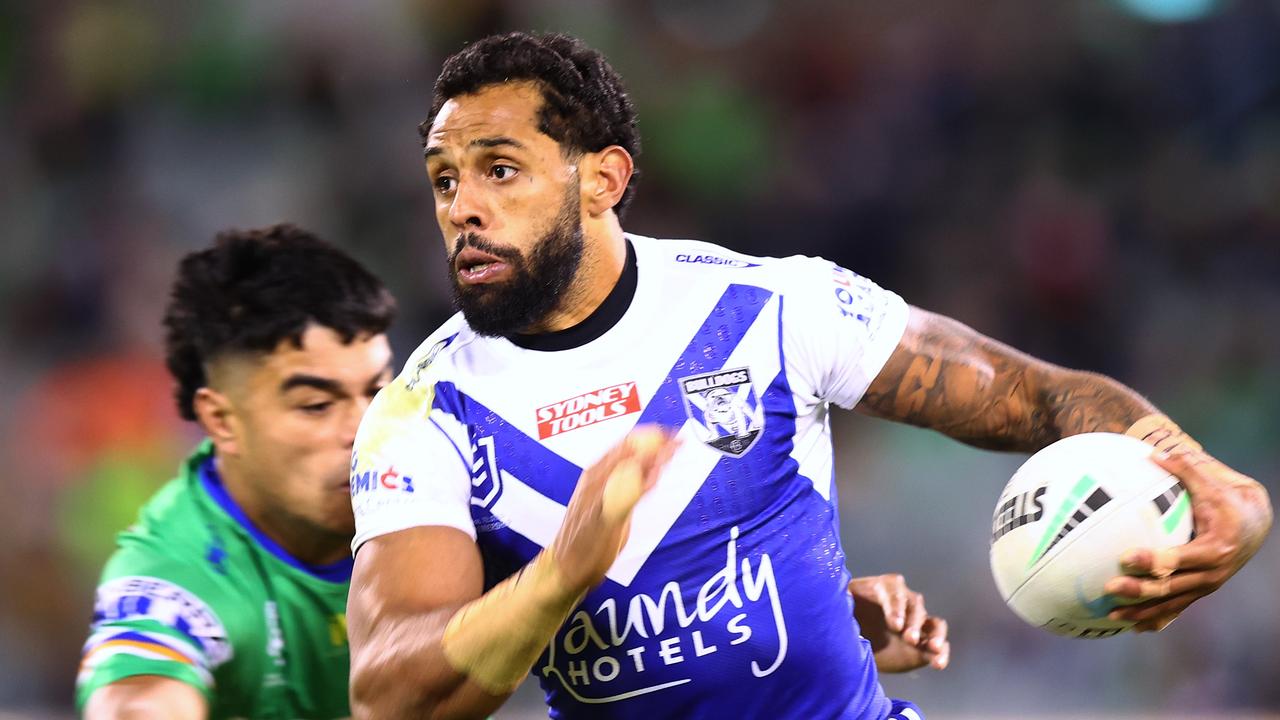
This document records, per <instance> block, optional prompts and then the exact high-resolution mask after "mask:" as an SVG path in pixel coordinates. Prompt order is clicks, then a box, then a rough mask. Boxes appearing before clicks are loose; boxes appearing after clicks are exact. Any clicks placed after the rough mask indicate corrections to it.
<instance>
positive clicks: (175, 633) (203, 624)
mask: <svg viewBox="0 0 1280 720" xmlns="http://www.w3.org/2000/svg"><path fill="white" fill-rule="evenodd" d="M125 553H126V554H132V555H136V554H137V553H136V552H133V553H131V552H129V551H125ZM114 560H115V559H113V561H114ZM157 569H158V568H157V567H154V566H153V567H150V568H148V570H150V571H151V572H155V571H156V570H157ZM175 569H177V568H175ZM232 655H233V651H232V643H231V639H230V638H229V637H228V633H227V630H226V626H225V625H224V624H223V622H222V620H221V619H220V618H219V617H218V615H217V613H215V612H214V610H213V607H212V606H211V605H210V604H209V603H208V602H207V601H206V599H204V598H202V597H200V596H198V595H196V594H195V593H193V592H191V591H190V590H188V589H187V588H186V587H184V586H183V585H180V584H178V583H177V582H175V581H173V580H170V579H166V578H164V577H157V576H154V575H126V576H121V577H115V578H112V579H109V580H105V581H104V582H103V583H102V584H101V585H99V586H98V590H97V594H96V598H95V601H94V619H93V625H92V627H91V629H90V634H89V639H88V641H87V642H85V644H84V649H83V651H82V653H81V660H80V668H79V672H78V673H77V676H76V703H77V705H78V706H80V707H81V708H83V707H84V705H85V703H87V702H88V700H89V697H90V696H91V695H92V694H93V693H94V691H96V690H97V689H98V688H100V687H102V686H104V685H108V684H110V683H113V682H117V681H119V680H122V679H124V678H128V677H133V676H137V675H160V676H164V677H170V678H174V679H176V680H180V681H182V682H185V683H187V684H189V685H192V686H194V687H195V688H196V689H198V690H200V691H201V692H202V693H204V695H205V697H206V698H208V699H210V700H211V699H212V693H213V689H214V671H215V670H216V669H217V668H218V667H220V666H221V665H223V664H224V663H226V662H228V661H229V660H231V658H232Z"/></svg>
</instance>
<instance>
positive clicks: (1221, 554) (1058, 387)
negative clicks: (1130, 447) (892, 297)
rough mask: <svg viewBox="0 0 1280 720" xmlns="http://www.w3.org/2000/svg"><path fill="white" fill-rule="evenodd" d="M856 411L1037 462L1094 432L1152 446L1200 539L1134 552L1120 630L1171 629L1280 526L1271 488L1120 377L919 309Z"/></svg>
mask: <svg viewBox="0 0 1280 720" xmlns="http://www.w3.org/2000/svg"><path fill="white" fill-rule="evenodd" d="M858 409H859V410H861V411H862V412H865V413H867V414H869V415H874V416H877V417H882V418H887V419H890V420H897V421H899V422H905V423H910V424H912V425H918V426H920V427H926V428H931V429H934V430H937V431H939V432H941V433H943V434H945V435H948V436H950V437H952V438H955V439H957V440H960V441H962V442H965V443H969V444H970V445H976V446H978V447H984V448H990V449H994V450H1019V451H1023V452H1033V451H1035V450H1038V449H1040V448H1042V447H1044V446H1046V445H1049V444H1050V443H1052V442H1054V441H1055V440H1059V439H1061V438H1064V437H1067V436H1070V435H1076V434H1079V433H1085V432H1115V433H1126V434H1129V435H1132V436H1134V437H1137V438H1139V439H1141V440H1143V441H1144V442H1147V443H1149V444H1150V445H1152V446H1153V447H1154V448H1156V449H1157V450H1159V451H1160V452H1161V453H1162V454H1167V455H1171V456H1172V457H1167V455H1163V456H1162V457H1159V458H1158V459H1157V461H1158V462H1160V463H1161V465H1163V466H1164V467H1165V468H1166V469H1167V470H1169V471H1170V472H1171V473H1173V474H1174V475H1175V476H1177V477H1178V479H1179V480H1181V481H1182V483H1183V484H1184V485H1185V486H1186V487H1187V491H1188V493H1189V495H1190V497H1191V507H1192V512H1193V513H1194V517H1195V523H1196V538H1195V539H1194V540H1192V541H1191V542H1190V543H1187V544H1186V545H1180V546H1178V547H1175V548H1170V549H1169V550H1163V551H1153V550H1150V549H1143V548H1134V549H1132V550H1131V551H1130V552H1129V553H1127V554H1126V557H1125V559H1124V568H1123V569H1124V571H1125V572H1127V573H1129V574H1130V575H1134V576H1145V577H1146V578H1148V579H1146V580H1143V579H1139V578H1137V577H1119V578H1116V579H1114V580H1112V581H1111V582H1110V583H1108V585H1107V589H1108V591H1109V592H1113V593H1115V594H1117V595H1121V596H1124V597H1128V598H1132V599H1140V600H1143V601H1145V602H1143V603H1142V604H1140V605H1132V606H1129V607H1126V608H1122V609H1120V610H1116V611H1115V615H1114V617H1115V618H1116V619H1129V620H1137V621H1139V625H1138V629H1140V630H1147V629H1156V630H1158V629H1161V628H1163V627H1164V626H1165V625H1167V624H1169V623H1170V622H1172V621H1173V618H1175V617H1177V615H1178V613H1180V612H1182V611H1183V610H1185V609H1186V608H1187V606H1189V605H1190V604H1191V603H1192V602H1194V601H1195V600H1197V599H1199V598H1201V597H1204V596H1205V595H1208V594H1209V593H1211V592H1213V591H1214V590H1216V589H1218V588H1219V587H1221V586H1222V584H1223V583H1225V582H1226V581H1227V579H1228V578H1230V577H1231V576H1232V575H1234V574H1235V573H1236V572H1237V571H1238V570H1239V569H1240V568H1241V567H1243V566H1244V564H1245V562H1247V561H1248V560H1249V558H1250V557H1252V556H1253V554H1254V553H1256V552H1257V551H1258V548H1259V547H1260V546H1261V545H1262V542H1263V540H1264V539H1265V538H1266V534H1267V532H1268V530H1269V529H1270V527H1271V522H1272V510H1271V503H1270V499H1269V497H1268V495H1267V491H1266V489H1265V488H1264V487H1263V486H1262V485H1261V484H1259V483H1258V482H1257V481H1256V480H1254V479H1253V478H1250V477H1247V476H1245V475H1242V474H1240V473H1238V472H1236V471H1234V470H1232V469H1231V468H1229V467H1227V466H1226V465H1224V464H1223V463H1221V462H1219V461H1218V460H1216V459H1214V458H1213V457H1211V456H1209V455H1207V454H1206V453H1204V452H1203V451H1202V450H1201V448H1200V445H1199V444H1198V443H1197V442H1196V441H1195V440H1193V439H1191V438H1190V437H1188V436H1187V435H1186V434H1185V433H1183V432H1182V430H1181V429H1179V428H1178V426H1177V425H1175V424H1174V423H1173V421H1172V420H1170V419H1169V418H1167V417H1165V416H1164V415H1161V414H1160V413H1159V411H1158V410H1156V408H1155V407H1154V406H1153V405H1151V403H1149V402H1147V401H1146V400H1145V399H1144V398H1143V397H1142V396H1140V395H1138V394H1137V393H1136V392H1134V391H1133V390H1131V389H1129V388H1127V387H1125V386H1124V385H1122V384H1120V383H1118V382H1116V381H1115V380H1112V379H1111V378H1108V377H1104V376H1102V375H1097V374H1094V373H1088V372H1081V371H1078V370H1068V369H1065V368H1061V367H1058V366H1056V365H1052V364H1050V363H1046V362H1044V361H1042V360H1037V359H1036V358H1033V357H1031V356H1029V355H1026V354H1025V353H1021V352H1019V351H1017V350H1014V349H1013V348H1011V347H1009V346H1007V345H1004V344H1002V343H999V342H996V341H995V340H992V339H991V338H988V337H985V336H983V335H980V334H979V333H977V332H975V331H974V330H972V329H971V328H969V327H967V326H965V325H963V324H962V323H959V322H956V321H955V320H952V319H950V318H946V317H943V316H941V315H936V314H934V313H930V312H927V311H924V310H920V309H919V308H914V307H913V308H911V315H910V320H909V321H908V323H907V329H906V332H905V333H904V335H903V337H902V340H901V341H900V343H899V345H898V347H897V349H896V350H895V351H894V352H893V354H892V355H891V356H890V358H889V361H888V362H887V363H886V364H885V366H884V368H883V370H881V372H880V374H879V375H878V376H877V377H876V379H875V381H874V382H873V383H872V384H871V386H870V388H868V390H867V392H866V394H865V395H864V396H863V398H862V401H861V402H860V403H859V404H858Z"/></svg>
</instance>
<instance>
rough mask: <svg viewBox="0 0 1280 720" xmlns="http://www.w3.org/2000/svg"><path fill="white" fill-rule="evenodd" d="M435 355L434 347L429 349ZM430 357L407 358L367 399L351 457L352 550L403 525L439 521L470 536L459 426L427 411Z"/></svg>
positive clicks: (467, 485)
mask: <svg viewBox="0 0 1280 720" xmlns="http://www.w3.org/2000/svg"><path fill="white" fill-rule="evenodd" d="M437 352H438V350H437ZM431 357H432V355H430V354H428V355H427V357H426V361H427V362H426V364H425V365H424V364H423V361H422V360H414V359H411V360H410V361H409V364H408V366H406V369H405V372H404V373H402V374H401V375H400V377H398V378H396V379H395V381H393V382H392V383H391V384H390V385H388V386H387V387H385V388H383V390H382V391H381V392H379V393H378V396H377V397H376V398H374V401H373V403H372V404H371V405H370V406H369V410H368V411H367V412H366V413H365V416H364V419H363V420H362V421H361V423H360V429H359V431H358V432H357V434H356V442H355V452H354V454H353V456H352V459H351V504H352V509H353V510H354V512H355V519H356V534H355V537H354V538H353V539H352V542H351V550H352V552H353V553H354V552H355V551H357V550H359V548H360V546H361V545H363V544H364V543H365V542H367V541H368V540H370V539H372V538H375V537H378V536H380V535H386V534H389V533H393V532H396V531H398V530H405V529H407V528H411V527H420V526H428V525H443V526H447V527H453V528H457V529H459V530H461V531H463V532H465V533H467V534H468V535H470V536H471V537H472V538H475V536H476V530H475V524H474V523H473V521H472V519H471V472H470V464H469V463H468V462H467V460H466V458H465V456H464V455H463V453H462V450H461V448H463V447H469V444H466V443H467V441H466V433H465V429H464V428H463V427H462V426H461V424H460V423H458V422H457V420H455V419H454V418H453V417H452V416H450V415H448V414H447V413H445V412H443V411H442V410H439V409H435V408H433V407H432V406H433V400H434V398H435V389H436V388H435V384H434V381H433V380H432V379H431V376H430V375H431V374H430V371H429V368H428V366H429V365H430V359H431Z"/></svg>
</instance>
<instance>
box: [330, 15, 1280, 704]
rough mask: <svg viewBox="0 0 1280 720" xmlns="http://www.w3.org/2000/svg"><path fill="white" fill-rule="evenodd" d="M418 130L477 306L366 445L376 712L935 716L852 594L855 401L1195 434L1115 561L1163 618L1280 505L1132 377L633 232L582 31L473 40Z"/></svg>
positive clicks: (1050, 427) (770, 267) (454, 276)
mask: <svg viewBox="0 0 1280 720" xmlns="http://www.w3.org/2000/svg"><path fill="white" fill-rule="evenodd" d="M422 136H423V142H424V147H425V152H426V160H427V169H428V173H429V176H430V178H431V182H432V184H433V187H434V189H435V201H436V214H437V220H438V222H439V224H440V227H441V231H442V233H443V236H444V242H445V249H446V251H447V252H448V255H449V261H450V262H449V269H450V278H451V282H452V284H453V286H454V290H455V295H456V299H457V302H458V305H459V306H460V309H461V311H462V312H461V313H460V314H459V315H458V316H456V317H455V318H453V319H452V320H450V321H449V322H448V323H446V324H445V325H444V326H443V327H442V328H441V329H440V330H438V331H437V332H436V333H434V334H432V335H431V337H429V338H428V339H427V340H426V342H424V343H423V345H422V346H421V347H420V348H419V349H418V351H417V352H416V353H414V355H413V356H412V357H411V358H410V360H409V362H408V364H407V365H406V367H405V370H404V372H403V373H402V374H401V376H400V377H399V378H398V379H397V380H396V381H395V382H394V383H392V385H390V386H388V388H387V389H386V390H384V391H383V392H382V393H381V394H380V395H379V396H378V398H377V399H376V400H375V402H374V405H373V406H372V407H371V409H370V411H369V413H368V414H367V415H366V417H365V420H364V422H363V424H362V426H361V430H360V434H359V437H358V438H357V441H356V456H355V457H354V458H353V462H352V482H351V487H352V493H353V504H354V507H355V512H356V523H357V535H356V538H355V541H354V543H353V548H354V549H355V551H356V552H357V555H356V561H355V570H354V575H353V578H352V595H351V600H350V604H349V607H348V621H349V629H350V636H351V649H352V708H353V711H354V712H355V714H356V715H357V716H358V717H407V716H419V715H421V716H428V717H470V716H482V715H484V714H485V713H487V712H490V711H492V710H493V709H494V708H496V707H498V706H499V705H500V704H501V702H502V701H503V700H504V699H505V697H506V696H507V695H508V694H509V693H510V692H511V690H512V689H513V688H514V687H515V686H516V685H517V684H518V683H519V681H520V680H521V679H522V678H523V677H524V676H525V675H526V674H527V673H528V672H529V671H530V670H532V671H533V672H535V673H536V674H537V675H538V676H539V677H540V679H541V681H542V685H543V688H544V689H545V691H546V695H547V702H548V704H549V706H550V708H551V714H552V716H553V717H565V718H570V717H573V718H576V717H591V718H596V717H600V718H659V717H663V718H665V717H682V718H723V717H734V718H755V717H760V718H872V719H876V720H879V719H881V718H886V717H902V718H919V717H921V714H920V713H919V710H918V709H916V708H914V707H912V706H910V705H908V704H904V703H900V702H894V701H891V700H889V699H888V698H886V697H885V696H884V693H883V691H882V690H881V688H880V685H879V683H878V680H877V677H876V666H875V663H874V662H873V655H872V652H871V649H870V648H869V647H868V644H867V642H866V641H865V640H864V639H863V638H861V637H860V636H859V632H858V627H857V625H856V624H855V623H854V622H852V621H851V620H850V599H849V594H848V593H847V591H846V586H847V583H848V580H849V573H848V571H847V570H846V568H845V562H844V555H843V552H842V550H841V546H840V540H839V532H838V530H839V528H838V518H837V513H836V502H835V500H836V498H835V483H834V481H833V468H832V450H831V439H830V432H829V426H828V411H829V406H830V405H831V404H835V405H838V406H842V407H846V408H856V409H858V410H860V411H862V412H865V413H868V414H871V415H876V416H880V417H885V418H888V419H892V420H897V421H902V422H909V423H913V424H916V425H921V426H924V427H930V428H934V429H936V430H939V431H941V432H944V433H946V434H947V435H949V436H951V437H954V438H957V439H959V440H962V441H964V442H968V443H970V444H974V445H979V446H983V447H992V448H1001V449H1009V450H1020V451H1031V450H1035V449H1038V448H1040V447H1043V446H1044V445H1046V444H1048V443H1050V442H1052V441H1054V440H1056V439H1058V438H1061V437H1064V436H1067V435H1071V434H1075V433H1080V432H1087V431H1095V430H1105V431H1114V432H1128V433H1131V434H1133V435H1136V436H1139V437H1142V438H1144V439H1146V440H1148V441H1149V442H1151V443H1152V444H1153V445H1155V446H1157V447H1159V448H1161V449H1164V450H1169V451H1171V452H1172V455H1171V456H1168V457H1165V458H1163V459H1161V460H1159V462H1161V463H1163V464H1164V465H1165V467H1167V468H1169V469H1170V470H1171V471H1173V472H1175V473H1176V474H1177V475H1178V476H1179V477H1180V478H1181V479H1182V480H1183V482H1184V483H1185V484H1186V486H1187V487H1188V489H1189V491H1190V494H1191V497H1192V503H1193V511H1194V512H1195V513H1196V524H1197V527H1198V528H1204V530H1203V532H1201V533H1200V534H1199V535H1198V536H1197V538H1196V539H1195V540H1194V541H1193V542H1191V543H1189V544H1187V545H1184V546H1180V547H1178V548H1174V549H1172V550H1168V551H1162V552H1153V551H1151V550H1147V549H1135V550H1134V551H1132V552H1131V553H1130V556H1129V557H1128V558H1126V565H1127V567H1126V569H1127V571H1128V572H1129V573H1130V574H1129V575H1124V576H1120V577H1117V578H1115V579H1113V580H1112V581H1111V582H1110V583H1109V586H1108V591H1109V592H1113V593H1115V594H1118V595H1122V596H1127V597H1132V598H1140V599H1142V600H1144V601H1145V602H1143V603H1141V604H1138V605H1134V606H1131V607H1128V608H1124V609H1120V610H1116V611H1115V614H1116V616H1117V617H1125V618H1130V619H1134V620H1138V621H1140V623H1141V624H1140V628H1141V629H1159V628H1161V627H1163V626H1164V625H1165V624H1167V623H1168V622H1169V621H1170V620H1171V619H1172V618H1173V617H1175V616H1176V615H1177V614H1178V613H1179V612H1181V611H1182V610H1184V609H1185V608H1186V607H1187V606H1188V605H1190V604H1191V603H1192V602H1193V601H1194V600H1196V599H1198V598H1199V597H1202V596H1204V595H1206V594H1208V593H1210V592H1212V591H1213V590H1214V589H1216V588H1217V587H1219V586H1220V585H1221V584H1222V583H1223V582H1225V581H1226V580H1227V579H1228V578H1229V577H1230V576H1231V575H1232V574H1234V573H1235V572H1236V571H1237V570H1238V569H1239V568H1240V567H1241V566H1242V565H1243V564H1244V563H1245V562H1246V561H1247V560H1248V559H1249V558H1250V557H1251V556H1252V555H1253V553H1254V552H1256V550H1257V548H1258V546H1259V545H1260V544H1261V542H1262V539H1263V537H1264V536H1265V534H1266V532H1267V530H1268V529H1269V527H1270V524H1271V510H1270V505H1269V500H1268V498H1267V494H1266V492H1265V490H1264V489H1263V488H1262V487H1261V486H1260V485H1259V484H1258V483H1257V482H1255V481H1253V480H1252V479H1250V478H1247V477H1245V476H1243V475H1240V474H1238V473H1235V472H1234V471H1232V470H1230V469H1229V468H1227V467H1226V466H1224V465H1222V464H1221V463H1219V462H1218V461H1216V460H1214V459H1212V458H1211V457H1209V456H1208V455H1205V454H1204V453H1203V452H1202V451H1200V449H1199V446H1198V445H1196V444H1195V442H1194V441H1193V440H1191V439H1190V438H1189V437H1187V436H1186V435H1185V434H1184V433H1182V432H1181V431H1180V430H1179V429H1178V428H1177V426H1176V425H1174V424H1173V423H1172V421H1170V420H1169V419H1168V418H1166V417H1165V416H1163V415H1161V414H1159V413H1158V411H1156V409H1155V408H1154V407H1152V406H1151V405H1150V404H1149V403H1148V402H1147V401H1146V400H1144V399H1143V398H1141V397H1140V396H1139V395H1137V394H1136V393H1135V392H1133V391H1132V390H1130V389H1128V388H1126V387H1124V386H1122V385H1120V384H1119V383H1117V382H1115V381H1113V380H1110V379H1108V378H1104V377H1100V376H1098V375H1094V374H1090V373H1085V372H1078V371H1072V370H1067V369H1063V368H1059V367H1055V366H1052V365H1049V364H1047V363H1044V362H1041V361H1038V360H1036V359H1034V358H1030V357H1027V356H1026V355H1023V354H1021V353H1018V352H1017V351H1015V350H1013V349H1011V348H1008V347H1006V346H1004V345H1001V344H999V343H997V342H995V341H993V340H990V339H988V338H985V337H983V336H981V335H979V334H977V333H976V332H974V331H973V330H971V329H969V328H967V327H965V326H963V325H960V324H959V323H956V322H954V321H952V320H949V319H946V318H944V317H941V316H938V315H935V314H932V313H929V312H926V311H924V310H920V309H918V308H915V307H910V306H908V305H907V303H906V302H904V301H903V300H902V299H901V298H900V297H898V296H897V295H895V294H893V293H892V292H889V291H886V290H883V289H881V288H879V287H877V286H876V285H875V284H874V283H872V282H871V281H870V280H867V279H865V278H862V277H860V276H858V275H857V274H855V273H853V272H851V271H849V270H846V269H844V268H841V267H838V266H836V265H834V264H832V263H830V262H827V261H824V260H821V259H815V258H805V257H792V258H786V259H772V258H756V257H748V256H744V255H740V254H737V253H734V252H731V251H729V250H726V249H724V248H721V247H717V246H714V245H708V244H705V243H698V242H692V241H684V240H654V239H651V238H646V237H641V236H638V235H632V234H626V233H624V232H623V230H622V227H621V224H620V220H619V216H620V213H621V212H622V210H623V209H624V208H625V206H626V204H627V202H628V201H629V199H630V195H631V192H632V186H631V184H630V181H631V178H632V175H633V157H634V156H635V155H636V154H637V153H638V152H639V141H638V136H637V134H636V129H635V115H634V112H633V110H632V108H631V105H630V102H629V100H628V99H627V97H626V95H625V93H624V92H623V90H622V87H621V83H620V81H619V79H618V77H617V75H616V73H614V71H613V70H612V68H610V67H609V65H608V63H607V62H606V61H605V60H604V58H603V57H601V56H600V55H599V54H598V53H596V52H594V51H592V50H590V49H589V48H586V47H585V46H583V45H582V44H581V43H579V42H578V41H576V40H573V39H571V38H567V37H564V36H529V35H523V34H512V35H507V36H501V37H493V38H487V39H485V40H482V41H479V42H477V43H474V44H473V45H471V46H468V47H467V48H465V49H464V50H462V51H461V52H459V53H458V54H457V55H455V56H453V57H452V58H450V59H449V60H448V61H447V62H446V64H445V67H444V69H443V71H442V73H441V76H440V78H439V79H438V80H437V83H436V88H435V100H434V103H433V106H432V111H431V115H430V117H429V118H428V120H427V122H425V123H423V126H422ZM655 427H656V428H661V430H654V429H653V428H655ZM633 428H639V429H638V430H633ZM611 447H612V448H613V449H612V450H608V451H607V452H606V449H607V448H611ZM602 455H603V457H602ZM584 468H585V470H584ZM916 649H917V651H918V649H919V648H918V647H917V648H916Z"/></svg>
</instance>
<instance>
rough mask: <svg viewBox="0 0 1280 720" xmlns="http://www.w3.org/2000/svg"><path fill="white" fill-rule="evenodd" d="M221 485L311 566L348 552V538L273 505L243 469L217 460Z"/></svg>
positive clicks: (267, 532)
mask: <svg viewBox="0 0 1280 720" xmlns="http://www.w3.org/2000/svg"><path fill="white" fill-rule="evenodd" d="M218 474H219V475H220V476H221V479H222V485H223V487H224V488H225V489H226V491H227V494H228V495H230V496H231V499H232V500H233V501H234V502H235V504H236V505H237V506H238V507H239V508H240V510H241V511H242V512H244V514H245V517H247V518H248V519H249V522H251V523H253V526H254V527H255V528H257V529H258V530H259V531H260V532H261V533H262V534H263V535H266V536H267V537H268V538H270V539H271V541H272V542H274V543H275V544H276V545H279V546H280V547H281V548H282V549H283V550H284V551H285V552H286V553H288V554H289V556H290V557H292V558H294V559H295V560H297V561H298V562H300V563H302V564H304V565H309V566H312V567H324V566H326V565H332V564H334V563H336V562H338V561H339V560H342V559H343V558H345V557H347V556H348V555H350V553H351V538H350V537H348V536H344V535H341V534H338V533H333V532H329V531H327V530H323V529H320V528H317V527H316V526H314V525H313V524H311V523H308V522H306V521H304V520H302V519H300V518H298V517H297V516H296V515H294V514H292V513H289V512H286V511H285V510H284V509H283V508H279V507H276V506H274V505H273V504H272V503H271V502H270V501H269V500H268V499H267V498H265V497H263V496H262V494H261V493H258V492H255V491H254V488H253V485H252V483H251V482H250V481H249V479H248V478H247V477H245V473H244V472H243V469H242V468H239V467H237V466H236V465H235V464H234V463H227V462H220V463H218Z"/></svg>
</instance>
